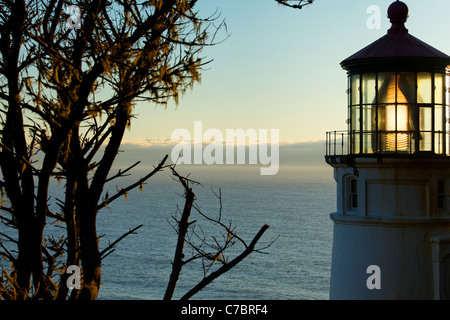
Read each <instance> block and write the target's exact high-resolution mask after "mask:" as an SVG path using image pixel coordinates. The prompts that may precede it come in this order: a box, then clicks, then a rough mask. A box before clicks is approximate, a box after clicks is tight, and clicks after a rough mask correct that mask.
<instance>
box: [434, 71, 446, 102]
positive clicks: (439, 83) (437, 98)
mask: <svg viewBox="0 0 450 320" xmlns="http://www.w3.org/2000/svg"><path fill="white" fill-rule="evenodd" d="M434 88H435V90H434V103H438V104H442V103H444V101H443V99H444V74H442V73H436V74H435V75H434Z"/></svg>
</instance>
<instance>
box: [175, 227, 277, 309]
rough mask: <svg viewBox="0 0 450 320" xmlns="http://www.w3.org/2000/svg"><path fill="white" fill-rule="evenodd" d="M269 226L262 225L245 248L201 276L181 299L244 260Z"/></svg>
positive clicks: (193, 293) (189, 295)
mask: <svg viewBox="0 0 450 320" xmlns="http://www.w3.org/2000/svg"><path fill="white" fill-rule="evenodd" d="M268 228H269V226H268V225H264V226H262V228H261V229H260V230H259V232H258V233H257V234H256V236H255V237H254V238H253V240H252V242H251V243H250V245H248V246H247V247H246V248H245V250H244V251H243V252H242V253H241V254H240V255H239V256H237V257H236V258H234V259H233V260H231V261H230V262H229V263H227V264H224V265H223V266H222V267H220V268H219V269H218V270H216V271H214V272H212V273H211V274H210V275H208V276H207V277H205V278H203V280H202V281H200V282H199V283H198V284H197V285H196V286H195V287H194V288H192V289H191V290H189V291H188V292H187V293H186V294H185V295H184V296H183V297H181V300H188V299H189V298H191V297H192V296H193V295H195V294H196V293H198V292H199V291H201V290H202V289H203V288H205V287H206V286H207V285H208V284H209V283H211V282H212V281H214V280H215V279H217V278H218V277H220V276H221V275H222V274H224V273H225V272H227V271H229V270H230V269H231V268H233V267H234V266H236V265H237V264H238V263H239V262H241V261H242V260H244V258H245V257H247V256H248V255H249V254H250V253H252V252H253V251H254V248H255V245H256V243H257V242H258V241H259V239H260V238H261V237H262V235H263V234H264V232H265V231H266V230H267V229H268Z"/></svg>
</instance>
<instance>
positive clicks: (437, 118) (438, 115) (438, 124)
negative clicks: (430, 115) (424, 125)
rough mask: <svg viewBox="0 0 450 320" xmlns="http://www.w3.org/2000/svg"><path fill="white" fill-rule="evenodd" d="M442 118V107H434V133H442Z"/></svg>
mask: <svg viewBox="0 0 450 320" xmlns="http://www.w3.org/2000/svg"><path fill="white" fill-rule="evenodd" d="M443 116H444V114H443V108H442V106H440V105H436V106H434V131H443V121H444V117H443Z"/></svg>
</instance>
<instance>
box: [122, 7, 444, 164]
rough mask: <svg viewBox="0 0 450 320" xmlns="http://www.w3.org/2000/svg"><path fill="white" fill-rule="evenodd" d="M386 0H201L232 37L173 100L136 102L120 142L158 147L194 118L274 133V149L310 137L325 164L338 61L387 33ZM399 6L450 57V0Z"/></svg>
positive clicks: (342, 112) (342, 106)
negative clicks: (301, 4) (287, 3)
mask: <svg viewBox="0 0 450 320" xmlns="http://www.w3.org/2000/svg"><path fill="white" fill-rule="evenodd" d="M392 2H393V0H378V1H377V0H315V1H314V3H313V4H312V5H309V6H307V7H305V8H303V9H301V10H295V9H291V8H287V7H284V6H281V5H279V4H277V3H276V2H275V1H274V0H200V1H198V4H197V5H198V7H197V10H199V12H200V14H201V15H203V16H208V15H210V14H211V13H214V12H215V11H216V10H217V11H218V12H220V19H224V20H225V22H226V25H227V30H228V33H229V37H228V38H227V39H226V40H225V41H223V42H222V43H220V44H218V45H216V46H213V47H208V48H206V49H204V51H203V53H202V55H203V56H205V57H206V59H213V61H212V62H211V63H210V64H209V65H208V67H207V70H205V71H204V72H203V74H202V81H201V83H200V84H196V85H195V86H194V88H193V89H192V90H189V91H187V92H186V94H185V95H184V96H183V97H182V98H181V99H180V101H179V104H178V105H176V104H175V103H169V105H168V106H167V107H166V108H164V107H162V106H156V105H152V104H150V103H139V104H137V106H136V107H135V114H136V117H137V118H136V119H134V122H132V125H131V129H130V130H129V131H128V132H127V133H126V135H125V138H124V146H129V147H130V146H140V147H145V148H147V147H151V146H158V145H164V144H165V143H167V141H168V140H170V139H171V134H172V133H173V132H174V131H175V130H177V129H180V128H184V129H187V130H188V131H191V132H194V121H201V122H202V126H203V130H206V129H209V128H214V129H217V130H219V131H221V132H223V133H224V134H225V131H226V130H227V129H235V128H242V129H244V130H246V129H255V130H259V129H268V130H269V131H270V129H278V130H279V141H280V145H290V146H291V147H293V148H295V146H299V147H302V148H304V146H305V143H310V144H311V145H314V146H316V148H314V150H315V152H316V154H317V152H319V153H320V152H321V153H322V156H321V159H320V161H323V153H324V150H325V147H324V142H323V141H324V139H325V134H326V132H327V131H333V130H344V129H345V128H346V124H345V121H346V113H347V107H346V98H347V97H346V89H347V88H346V86H347V80H346V72H345V71H344V70H343V69H342V68H341V66H340V62H341V61H342V60H344V59H345V58H347V57H348V56H350V55H352V54H353V53H355V52H357V51H359V50H360V49H362V48H363V47H365V46H367V45H369V44H370V43H372V42H373V41H375V40H377V39H378V38H380V37H382V36H383V35H385V34H386V31H387V29H389V27H390V22H389V20H388V18H387V15H386V12H387V8H388V7H389V5H390V4H391V3H392ZM404 2H405V3H406V4H407V5H408V7H409V19H408V21H407V23H406V27H407V28H408V29H409V32H410V33H411V34H412V35H414V36H415V37H417V38H419V39H421V40H423V41H425V42H427V43H428V44H430V45H432V46H434V47H435V48H437V49H439V50H441V51H443V52H445V53H447V54H450V38H449V37H448V34H449V33H450V19H448V13H449V12H450V1H448V0H430V1H423V0H409V1H408V0H404ZM373 5H375V6H378V7H379V8H380V24H379V26H377V25H374V24H372V25H373V26H374V27H372V28H369V27H368V25H367V23H368V20H369V21H371V22H374V21H376V20H373V18H374V14H376V12H374V11H368V9H370V8H372V7H371V6H373ZM302 152H306V151H304V150H303V151H302ZM306 157H307V156H306ZM313 158H314V157H313ZM314 159H315V160H314V161H316V160H317V158H314Z"/></svg>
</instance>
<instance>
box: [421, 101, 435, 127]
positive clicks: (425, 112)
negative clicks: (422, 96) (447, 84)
mask: <svg viewBox="0 0 450 320" xmlns="http://www.w3.org/2000/svg"><path fill="white" fill-rule="evenodd" d="M431 111H432V108H431V107H421V108H420V114H419V119H420V120H419V124H420V131H431V130H432V126H431V124H432V120H433V118H432V113H431Z"/></svg>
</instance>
